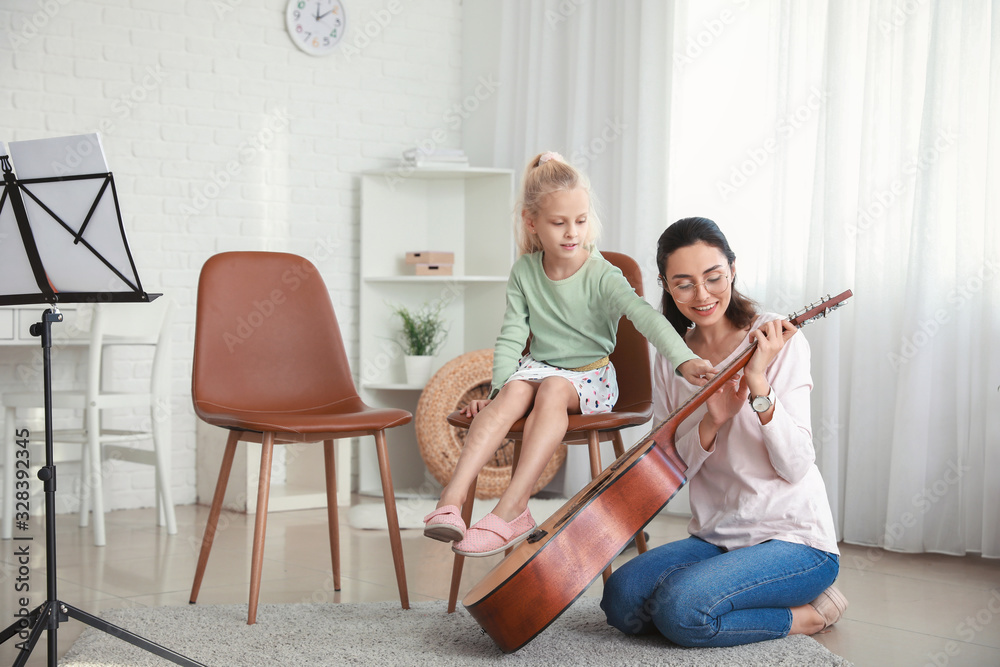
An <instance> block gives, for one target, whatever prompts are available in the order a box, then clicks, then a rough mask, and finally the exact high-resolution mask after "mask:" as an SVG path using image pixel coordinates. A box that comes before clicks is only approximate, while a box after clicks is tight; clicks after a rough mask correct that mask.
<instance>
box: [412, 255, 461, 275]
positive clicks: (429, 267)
mask: <svg viewBox="0 0 1000 667" xmlns="http://www.w3.org/2000/svg"><path fill="white" fill-rule="evenodd" d="M406 263H407V264H412V265H413V267H414V271H415V272H416V275H418V276H450V275H451V268H452V265H453V264H454V263H455V253H453V252H442V251H435V250H421V251H418V252H408V253H406Z"/></svg>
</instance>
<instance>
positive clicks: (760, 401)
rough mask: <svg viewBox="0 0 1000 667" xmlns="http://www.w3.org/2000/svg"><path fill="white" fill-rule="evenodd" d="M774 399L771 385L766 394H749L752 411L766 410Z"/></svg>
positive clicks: (772, 403)
mask: <svg viewBox="0 0 1000 667" xmlns="http://www.w3.org/2000/svg"><path fill="white" fill-rule="evenodd" d="M775 400H776V399H775V396H774V387H771V392H770V393H769V394H768V395H767V396H751V397H750V407H751V408H753V411H754V412H767V411H768V410H770V409H771V406H772V405H774V401H775Z"/></svg>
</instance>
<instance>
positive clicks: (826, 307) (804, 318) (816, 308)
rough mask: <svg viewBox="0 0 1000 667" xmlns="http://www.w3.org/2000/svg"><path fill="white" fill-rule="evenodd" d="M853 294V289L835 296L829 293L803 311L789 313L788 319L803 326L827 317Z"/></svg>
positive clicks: (798, 325) (800, 326) (796, 324)
mask: <svg viewBox="0 0 1000 667" xmlns="http://www.w3.org/2000/svg"><path fill="white" fill-rule="evenodd" d="M852 296H854V292H852V291H851V290H844V291H843V292H841V293H840V294H838V295H837V296H835V297H831V296H830V295H829V294H827V295H826V296H825V297H824V298H822V299H820V300H819V301H817V302H816V303H812V304H809V305H808V306H806V307H805V308H803V309H802V310H801V311H799V312H797V313H793V314H792V315H789V316H788V320H789V321H790V322H791V323H792V324H794V325H795V326H797V327H799V328H802V327H803V326H805V325H806V324H809V323H810V322H812V321H813V320H818V319H819V318H821V317H826V316H827V314H828V313H830V312H832V311H834V310H836V309H838V308H840V307H841V306H843V305H844V303H845V302H846V301H847V300H848V299H849V298H851V297H852Z"/></svg>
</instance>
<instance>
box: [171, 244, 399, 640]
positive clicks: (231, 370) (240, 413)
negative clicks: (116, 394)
mask: <svg viewBox="0 0 1000 667" xmlns="http://www.w3.org/2000/svg"><path fill="white" fill-rule="evenodd" d="M191 392H192V395H193V398H194V409H195V412H196V413H197V414H198V416H199V417H200V418H201V419H203V420H205V421H206V422H208V423H209V424H213V425H215V426H221V427H222V428H225V429H229V440H228V442H227V443H226V450H225V454H224V455H223V459H222V469H221V470H220V472H219V481H218V484H217V485H216V488H215V497H214V499H213V500H212V510H211V512H210V514H209V517H208V525H207V526H206V527H205V537H204V540H203V541H202V546H201V556H200V557H199V559H198V568H197V571H196V572H195V576H194V585H193V586H192V588H191V602H192V604H193V603H194V602H195V601H196V600H197V598H198V590H199V589H200V588H201V581H202V576H203V575H204V573H205V566H206V564H207V563H208V555H209V553H210V552H211V550H212V541H213V539H214V538H215V532H216V527H217V525H218V521H219V513H220V511H221V509H222V501H223V497H224V496H225V492H226V484H227V482H228V481H229V472H230V469H231V468H232V465H233V457H234V455H235V454H236V446H237V444H238V443H239V442H240V441H244V442H259V443H261V444H262V448H261V456H260V482H259V486H258V492H257V516H256V520H255V525H254V539H253V556H252V560H251V572H250V606H249V612H248V615H247V624H248V625H252V624H253V623H254V622H256V618H257V599H258V597H259V593H260V575H261V565H262V563H263V558H264V532H265V530H266V527H267V501H268V492H269V487H270V478H271V457H272V454H273V451H274V445H275V444H287V443H299V442H322V443H323V455H324V462H325V469H326V470H325V472H326V499H327V514H328V520H329V528H330V554H331V558H332V561H333V582H334V589H335V590H338V591H339V590H340V545H339V538H338V521H337V487H336V475H335V474H334V450H333V441H334V440H336V439H340V438H357V437H361V436H367V435H371V436H374V438H375V447H376V450H377V452H378V462H379V470H380V472H381V477H382V495H383V496H384V499H385V514H386V518H387V519H388V521H389V542H390V544H391V545H392V558H393V562H394V564H395V567H396V583H397V584H398V586H399V600H400V602H401V603H402V606H403V609H408V608H409V606H410V604H409V599H408V596H407V592H406V573H405V570H404V568H403V548H402V542H401V541H400V537H399V521H398V519H397V515H396V501H395V498H394V496H393V489H392V475H391V473H390V470H389V456H388V451H387V449H386V442H385V429H387V428H392V427H393V426H400V425H402V424H406V423H408V422H409V421H410V420H411V419H412V415H411V414H410V413H409V412H406V411H405V410H397V409H390V408H386V409H379V408H371V407H369V406H367V405H365V404H364V403H362V402H361V398H360V397H359V396H358V392H357V389H356V388H355V386H354V380H353V378H352V376H351V369H350V367H349V366H348V363H347V354H346V352H345V351H344V343H343V340H342V339H341V335H340V327H339V326H338V324H337V316H336V315H335V314H334V311H333V304H332V303H331V302H330V295H329V292H328V291H327V288H326V285H325V284H324V283H323V278H322V277H321V276H320V274H319V271H318V270H317V269H316V267H315V266H314V265H313V264H312V263H311V262H309V261H308V260H306V259H304V258H302V257H298V256H296V255H290V254H286V253H275V252H227V253H222V254H219V255H215V256H214V257H212V258H210V259H209V260H208V261H207V262H206V263H205V266H204V267H203V268H202V270H201V277H200V279H199V282H198V310H197V318H196V324H195V343H194V367H193V372H192V383H191Z"/></svg>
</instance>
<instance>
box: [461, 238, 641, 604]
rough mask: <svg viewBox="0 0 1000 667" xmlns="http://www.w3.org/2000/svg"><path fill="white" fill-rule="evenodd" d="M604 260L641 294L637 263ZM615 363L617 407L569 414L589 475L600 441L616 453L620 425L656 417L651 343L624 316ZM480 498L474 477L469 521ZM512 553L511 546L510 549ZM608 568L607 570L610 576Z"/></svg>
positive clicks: (465, 513)
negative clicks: (596, 412) (583, 447)
mask: <svg viewBox="0 0 1000 667" xmlns="http://www.w3.org/2000/svg"><path fill="white" fill-rule="evenodd" d="M601 254H602V255H603V256H604V258H605V259H606V260H608V261H609V262H611V263H612V264H614V265H615V266H617V267H618V268H619V269H621V271H622V273H623V274H625V278H626V279H628V281H629V284H630V285H632V287H633V288H634V289H635V291H636V294H638V295H639V296H642V294H643V288H642V272H641V271H640V270H639V265H638V264H637V263H636V261H635V260H634V259H632V258H631V257H629V256H628V255H625V254H622V253H619V252H602V253H601ZM610 357H611V363H613V364H614V365H615V373H616V374H617V376H618V392H619V393H618V402H617V403H616V404H615V408H614V410H612V411H611V412H608V413H605V414H599V415H570V416H569V426H568V427H567V430H566V439H565V440H564V441H563V442H565V443H566V444H586V445H587V448H588V450H589V453H590V474H591V478H596V477H597V476H598V475H600V474H601V471H602V470H603V466H602V464H601V449H600V443H601V442H607V441H608V440H610V441H611V442H612V443H613V446H614V450H615V456H621V455H622V454H624V453H625V445H624V442H623V441H622V436H621V430H622V429H623V428H626V427H628V426H638V425H641V424H645V423H646V422H648V421H649V420H651V419H652V418H653V380H652V372H651V370H650V363H649V343H648V342H647V341H646V338H645V336H643V335H642V334H641V333H639V332H638V331H636V329H635V327H634V326H633V325H632V323H631V322H630V321H629V320H628V319H626V318H624V317H623V318H622V319H621V320H620V321H619V324H618V341H617V344H616V346H615V349H614V351H613V352H612V353H611V355H610ZM448 423H449V424H451V425H452V426H457V427H459V428H469V425H470V424H471V423H472V420H471V419H469V418H467V417H465V416H464V415H462V413H461V412H458V411H455V412H453V413H451V414H450V415H448ZM524 424H525V419H519V420H518V421H516V422H514V424H513V425H512V426H511V428H510V431H509V432H508V433H507V437H508V438H510V439H512V440H514V463H513V467H514V468H516V467H517V459H518V456H519V455H520V453H521V438H522V437H523V435H524V433H523V432H524ZM475 497H476V481H475V480H473V482H472V486H471V487H470V489H469V495H468V497H467V500H466V501H465V505H463V506H462V518H463V519H464V520H465V525H467V526H468V525H469V522H470V521H471V520H472V505H473V502H474V500H475ZM635 539H636V546H637V547H638V549H639V553H643V552H644V551H646V540H645V537H644V536H643V534H642V531H640V532H639V533H638V534H637V535H636V536H635ZM508 553H509V550H508ZM464 563H465V556H460V555H458V554H455V561H454V565H453V566H452V575H451V592H450V593H449V595H448V611H449V612H453V611H455V605H456V602H457V600H458V588H459V586H460V585H461V583H462V566H463V565H464ZM609 574H610V568H608V570H607V571H606V572H605V573H604V578H605V579H607V577H608V575H609Z"/></svg>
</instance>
